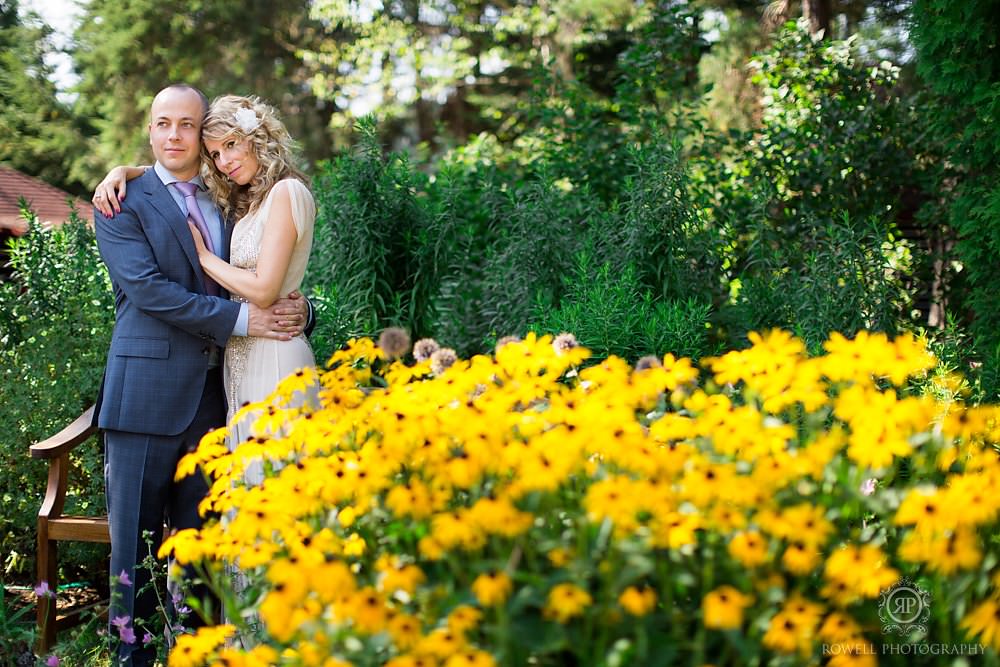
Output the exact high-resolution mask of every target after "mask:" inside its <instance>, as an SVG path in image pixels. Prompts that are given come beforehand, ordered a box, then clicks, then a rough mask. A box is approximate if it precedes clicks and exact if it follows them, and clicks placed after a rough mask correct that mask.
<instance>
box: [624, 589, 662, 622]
mask: <svg viewBox="0 0 1000 667" xmlns="http://www.w3.org/2000/svg"><path fill="white" fill-rule="evenodd" d="M618 604H620V605H621V606H622V609H624V610H625V611H626V612H628V613H629V614H631V615H632V616H645V615H646V614H648V613H650V612H651V611H653V610H654V609H655V608H656V591H655V590H653V589H652V588H650V587H649V586H629V587H628V588H626V589H625V590H624V591H622V593H621V595H619V596H618Z"/></svg>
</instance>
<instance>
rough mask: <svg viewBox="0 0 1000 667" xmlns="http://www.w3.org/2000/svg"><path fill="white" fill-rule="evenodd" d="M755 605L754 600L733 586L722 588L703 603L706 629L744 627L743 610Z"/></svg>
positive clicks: (709, 595)
mask: <svg viewBox="0 0 1000 667" xmlns="http://www.w3.org/2000/svg"><path fill="white" fill-rule="evenodd" d="M751 604H753V598H752V597H750V596H749V595H744V594H743V593H741V592H740V591H738V590H736V589H735V588H733V587H732V586H720V587H719V588H716V589H715V590H713V591H711V592H710V593H708V595H706V596H705V599H704V600H702V601H701V611H702V615H703V619H704V621H703V622H704V623H705V627H706V628H712V629H714V630H735V629H737V628H739V627H741V626H742V625H743V610H744V609H746V608H747V607H749V606H750V605H751Z"/></svg>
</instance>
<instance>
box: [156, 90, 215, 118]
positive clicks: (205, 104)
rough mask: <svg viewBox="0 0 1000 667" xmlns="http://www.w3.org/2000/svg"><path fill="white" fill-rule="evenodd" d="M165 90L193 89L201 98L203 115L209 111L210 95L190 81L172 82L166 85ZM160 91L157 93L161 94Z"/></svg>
mask: <svg viewBox="0 0 1000 667" xmlns="http://www.w3.org/2000/svg"><path fill="white" fill-rule="evenodd" d="M163 90H190V91H192V92H193V93H195V94H196V95H197V96H198V99H199V100H201V115H202V117H203V118H204V117H205V115H206V114H207V113H208V97H207V96H206V95H205V93H203V92H201V89H200V88H197V87H195V86H192V85H191V84H190V83H183V82H179V83H172V84H170V85H169V86H166V87H164V88H163ZM163 90H161V91H160V93H162V92H163ZM160 93H157V95H159V94H160Z"/></svg>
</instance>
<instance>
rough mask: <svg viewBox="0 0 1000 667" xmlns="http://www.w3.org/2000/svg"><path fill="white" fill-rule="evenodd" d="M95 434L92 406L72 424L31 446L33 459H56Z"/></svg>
mask: <svg viewBox="0 0 1000 667" xmlns="http://www.w3.org/2000/svg"><path fill="white" fill-rule="evenodd" d="M96 432H97V427H95V426H94V406H93V405H92V406H90V408H88V409H87V411H86V412H84V413H83V414H82V415H80V416H79V417H77V418H76V419H75V420H74V421H73V423H72V424H70V425H69V426H67V427H66V428H64V429H63V430H61V431H59V432H58V433H56V434H55V435H54V436H52V437H51V438H48V439H46V440H42V441H41V442H36V443H35V444H33V445H32V446H31V458H33V459H57V458H59V457H60V456H62V455H63V454H66V453H68V452H69V451H70V450H72V449H73V448H74V447H76V446H77V445H79V444H80V443H81V442H83V441H85V440H86V439H87V438H89V437H90V436H92V435H93V434H94V433H96Z"/></svg>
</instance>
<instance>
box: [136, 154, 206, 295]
mask: <svg viewBox="0 0 1000 667" xmlns="http://www.w3.org/2000/svg"><path fill="white" fill-rule="evenodd" d="M143 188H144V190H145V192H146V195H147V196H148V197H149V202H150V203H151V204H152V205H153V208H155V209H156V210H157V211H158V212H159V214H160V215H161V216H162V217H163V219H164V220H166V222H167V226H168V227H170V231H172V232H173V234H174V236H176V237H177V242H178V243H180V244H181V249H182V250H183V251H184V255H185V256H186V257H187V259H188V261H189V262H190V263H191V267H192V268H193V269H194V272H195V274H196V275H197V276H198V286H197V288H196V289H197V290H198V291H199V292H204V290H205V287H204V286H205V275H204V273H203V272H202V270H201V263H200V262H199V261H198V249H197V248H195V246H194V239H193V238H191V229H190V228H189V227H188V222H187V218H186V217H185V216H184V214H183V213H181V210H180V208H178V206H177V202H175V201H174V198H173V197H172V196H171V195H170V192H169V191H168V190H167V186H166V185H164V184H163V181H161V180H160V177H159V176H157V174H156V172H155V171H154V170H152V169H149V170H147V171H146V174H145V175H144V176H143Z"/></svg>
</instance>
